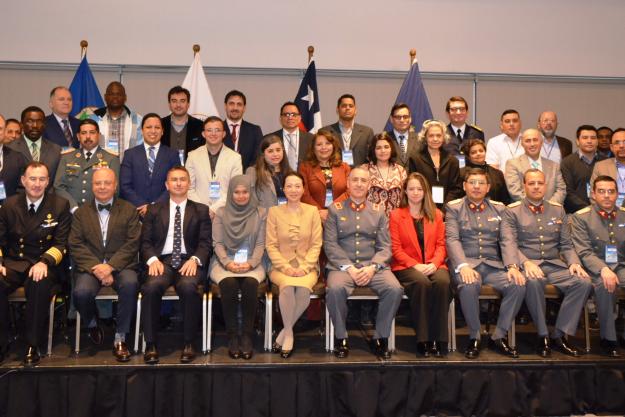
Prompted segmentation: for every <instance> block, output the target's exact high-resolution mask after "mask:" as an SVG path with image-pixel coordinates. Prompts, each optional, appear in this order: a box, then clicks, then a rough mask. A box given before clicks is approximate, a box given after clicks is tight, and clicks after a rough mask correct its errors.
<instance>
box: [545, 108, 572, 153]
mask: <svg viewBox="0 0 625 417" xmlns="http://www.w3.org/2000/svg"><path fill="white" fill-rule="evenodd" d="M557 129H558V115H556V113H555V112H553V111H551V110H548V111H544V112H542V113H541V114H540V116H538V130H540V133H542V135H543V149H542V151H541V152H540V155H541V156H542V157H544V158H547V159H550V160H552V161H553V162H555V163H556V164H559V163H561V162H562V160H563V159H564V158H566V157H567V156H569V155H570V154H571V153H572V152H573V143H572V142H571V141H570V140H568V139H567V138H563V137H562V136H557V135H556V130H557Z"/></svg>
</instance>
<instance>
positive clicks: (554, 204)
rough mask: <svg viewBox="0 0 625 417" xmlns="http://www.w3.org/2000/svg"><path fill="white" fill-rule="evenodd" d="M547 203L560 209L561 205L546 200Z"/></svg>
mask: <svg viewBox="0 0 625 417" xmlns="http://www.w3.org/2000/svg"><path fill="white" fill-rule="evenodd" d="M547 203H549V204H551V205H552V206H557V207H562V204H560V203H558V202H557V201H551V200H547Z"/></svg>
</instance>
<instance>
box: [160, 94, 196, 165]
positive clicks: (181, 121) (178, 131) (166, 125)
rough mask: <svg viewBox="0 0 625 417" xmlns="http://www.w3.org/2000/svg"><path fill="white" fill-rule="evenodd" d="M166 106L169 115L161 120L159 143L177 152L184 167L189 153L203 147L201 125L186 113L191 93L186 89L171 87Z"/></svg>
mask: <svg viewBox="0 0 625 417" xmlns="http://www.w3.org/2000/svg"><path fill="white" fill-rule="evenodd" d="M167 104H168V105H169V111H171V114H170V115H169V116H167V117H163V118H162V119H161V123H162V124H163V137H162V138H161V143H162V144H163V145H165V146H168V147H170V148H171V149H173V150H175V151H176V152H178V154H179V155H180V165H184V163H185V161H186V160H187V155H188V154H189V152H191V151H192V150H194V149H197V148H199V147H200V146H202V145H204V138H203V137H202V129H203V124H202V121H201V120H200V119H196V118H195V117H193V116H191V115H190V114H189V113H188V112H189V106H190V105H191V93H190V92H189V90H187V89H186V88H183V87H181V86H179V85H177V86H175V87H172V89H171V90H169V93H167Z"/></svg>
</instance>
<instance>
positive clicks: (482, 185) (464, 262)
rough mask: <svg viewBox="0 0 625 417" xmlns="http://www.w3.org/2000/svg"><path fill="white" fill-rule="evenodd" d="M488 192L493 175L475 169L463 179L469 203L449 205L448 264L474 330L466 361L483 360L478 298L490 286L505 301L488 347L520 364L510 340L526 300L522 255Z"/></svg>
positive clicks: (501, 206) (465, 200) (501, 209)
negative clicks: (504, 227) (505, 230)
mask: <svg viewBox="0 0 625 417" xmlns="http://www.w3.org/2000/svg"><path fill="white" fill-rule="evenodd" d="M489 189H490V179H489V177H488V175H486V173H485V172H484V171H482V170H481V169H477V168H470V169H467V170H466V172H465V177H464V191H465V193H466V197H463V198H460V199H457V200H453V201H450V202H449V203H447V211H446V214H445V237H446V244H447V256H448V258H449V263H448V264H449V266H450V270H451V271H453V272H454V282H455V284H456V285H457V288H458V296H459V298H460V306H461V307H462V312H463V314H464V318H465V320H466V321H467V325H468V326H469V345H468V346H467V349H466V350H465V356H466V357H467V358H469V359H474V358H477V357H478V356H479V354H480V309H479V298H478V297H479V295H480V287H481V286H482V284H487V285H491V286H492V287H493V288H495V290H497V291H498V292H499V293H500V294H501V296H502V300H501V307H500V309H499V317H498V319H497V328H496V329H495V331H494V333H493V334H492V335H491V337H490V339H489V345H490V347H491V348H492V349H494V350H496V351H498V352H499V353H502V354H504V355H506V356H510V357H513V358H517V357H518V356H519V355H518V353H517V351H516V348H515V347H513V346H510V345H509V344H508V341H507V338H506V335H507V332H508V330H509V329H510V327H511V326H512V320H514V318H515V316H516V314H517V312H518V311H519V308H520V307H521V304H522V303H523V298H524V297H525V277H524V276H523V274H522V273H521V272H520V271H519V267H518V263H519V262H518V255H517V253H516V250H515V247H514V244H513V242H512V238H511V236H509V235H505V234H503V233H502V231H501V220H502V217H503V215H504V212H505V210H506V207H505V205H504V204H503V203H500V202H498V201H493V200H489V199H488V198H486V195H487V194H488V191H489ZM504 265H505V266H504ZM506 270H507V272H506Z"/></svg>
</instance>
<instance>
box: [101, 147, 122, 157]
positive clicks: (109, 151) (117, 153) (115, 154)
mask: <svg viewBox="0 0 625 417" xmlns="http://www.w3.org/2000/svg"><path fill="white" fill-rule="evenodd" d="M104 150H105V151H106V152H108V153H110V154H111V155H113V156H119V152H118V151H114V150H112V149H110V148H104Z"/></svg>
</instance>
